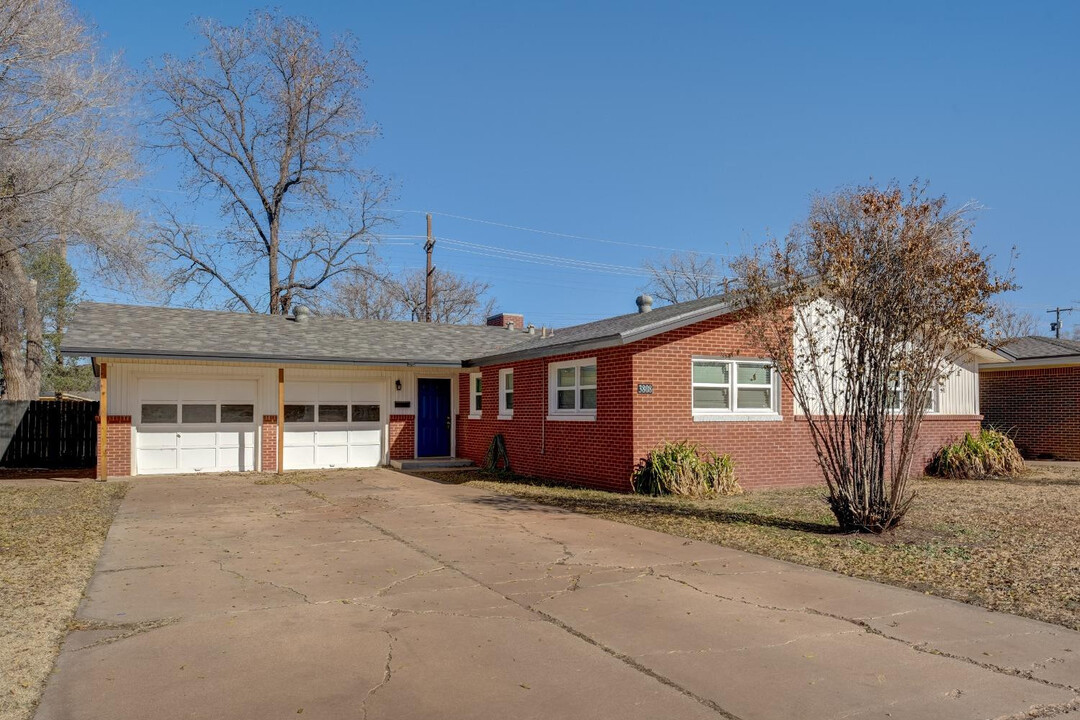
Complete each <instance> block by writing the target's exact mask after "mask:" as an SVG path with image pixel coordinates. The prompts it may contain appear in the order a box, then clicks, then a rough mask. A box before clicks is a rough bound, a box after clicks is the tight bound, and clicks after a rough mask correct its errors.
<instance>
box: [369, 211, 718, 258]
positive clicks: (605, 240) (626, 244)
mask: <svg viewBox="0 0 1080 720" xmlns="http://www.w3.org/2000/svg"><path fill="white" fill-rule="evenodd" d="M388 212H400V213H416V214H421V215H423V214H425V212H426V211H423V210H400V209H397V208H389V209H388ZM431 214H432V215H441V216H443V217H449V218H454V219H456V220H465V221H467V222H474V223H481V224H483V225H494V226H495V227H501V228H507V229H508V230H520V231H522V232H531V233H538V234H540V235H551V236H553V237H560V238H567V239H569V240H588V241H590V242H598V243H606V244H608V245H622V246H624V247H636V248H644V249H646V250H667V251H671V252H693V253H698V254H699V255H715V256H717V257H734V255H731V254H725V253H718V252H712V251H709V250H688V249H686V248H676V247H670V246H665V245H648V244H645V243H634V242H626V241H624V240H611V239H609V238H598V237H592V236H589V235H575V234H573V233H564V232H557V231H555V230H541V229H539V228H531V227H526V226H524V225H512V224H509V223H503V222H498V221H496V220H484V219H482V218H473V217H468V216H466V215H456V214H454V213H447V212H437V211H435V210H432V211H431Z"/></svg>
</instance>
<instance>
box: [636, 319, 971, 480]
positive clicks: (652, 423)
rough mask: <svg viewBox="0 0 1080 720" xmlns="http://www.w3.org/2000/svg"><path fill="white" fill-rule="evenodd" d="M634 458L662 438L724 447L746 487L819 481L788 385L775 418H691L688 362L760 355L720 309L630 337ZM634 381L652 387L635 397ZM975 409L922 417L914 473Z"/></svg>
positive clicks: (964, 427) (965, 425)
mask: <svg viewBox="0 0 1080 720" xmlns="http://www.w3.org/2000/svg"><path fill="white" fill-rule="evenodd" d="M630 347H634V348H635V349H636V351H637V352H636V353H635V354H634V361H633V362H634V380H633V383H634V392H635V394H634V444H633V452H634V457H635V459H641V458H643V457H645V455H646V454H648V452H649V450H651V449H652V448H654V447H656V446H657V445H658V444H660V443H662V442H664V441H679V440H690V441H692V442H696V443H698V444H699V445H701V446H702V447H705V448H708V449H710V450H712V451H714V452H716V453H729V454H730V455H731V456H732V459H734V461H735V473H736V476H737V477H738V479H739V483H740V484H741V485H742V486H743V487H744V488H746V489H750V488H762V487H783V486H797V485H810V484H816V483H820V482H824V478H823V477H822V474H821V468H820V466H819V465H818V462H817V454H816V453H815V451H814V446H813V441H812V440H811V438H810V432H809V426H808V425H807V423H806V420H805V418H803V417H801V416H797V415H796V414H795V402H794V398H793V397H792V396H791V393H789V392H788V391H787V388H785V387H783V386H782V385H781V388H780V415H781V417H782V419H781V420H779V421H774V420H768V421H766V420H760V421H720V422H716V421H700V420H698V421H695V420H694V417H693V413H692V411H691V408H692V388H691V376H692V365H691V360H692V358H693V357H694V356H695V355H714V356H719V357H733V358H740V357H741V358H761V357H764V356H765V353H764V352H762V351H761V350H760V349H758V348H757V347H755V346H754V344H753V343H752V342H751V341H750V340H749V339H748V338H747V335H746V333H745V331H744V329H743V326H742V325H741V324H740V320H739V318H738V316H736V315H726V316H723V317H720V318H714V319H712V320H707V321H704V322H701V323H696V324H694V325H690V326H688V327H685V328H679V329H677V330H672V331H671V332H667V333H663V334H661V335H657V336H654V337H651V338H647V339H645V340H642V341H641V342H639V343H634V345H633V346H630ZM638 383H650V384H652V385H653V394H652V395H638V394H636V388H637V384H638ZM979 422H980V418H979V416H977V415H938V416H929V417H927V418H926V419H925V420H924V422H923V425H922V426H921V429H920V431H919V437H918V439H917V440H916V446H915V461H914V465H913V469H915V470H919V471H921V470H922V468H923V467H925V465H926V462H927V461H928V460H929V459H930V457H931V456H932V455H933V454H934V452H935V451H936V450H937V449H938V448H939V447H941V445H942V444H944V443H945V442H948V441H950V440H953V439H956V438H957V437H961V436H963V434H964V433H965V432H971V431H976V430H978V428H979Z"/></svg>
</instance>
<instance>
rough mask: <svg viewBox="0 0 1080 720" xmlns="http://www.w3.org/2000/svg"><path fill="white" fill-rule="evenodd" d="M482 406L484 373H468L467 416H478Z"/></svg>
mask: <svg viewBox="0 0 1080 720" xmlns="http://www.w3.org/2000/svg"><path fill="white" fill-rule="evenodd" d="M483 407H484V375H483V373H470V374H469V417H471V418H478V417H480V411H481V410H482V409H483Z"/></svg>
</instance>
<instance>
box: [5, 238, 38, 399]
mask: <svg viewBox="0 0 1080 720" xmlns="http://www.w3.org/2000/svg"><path fill="white" fill-rule="evenodd" d="M20 320H21V322H20ZM43 332H44V329H43V327H42V323H41V312H40V310H39V309H38V302H37V283H36V282H34V281H33V280H31V279H30V278H29V277H27V275H26V269H25V268H24V267H23V264H22V258H21V257H20V256H19V253H18V252H17V251H9V252H7V253H4V254H2V255H0V368H2V369H3V372H4V392H3V395H2V398H3V399H4V400H36V399H37V397H38V394H39V393H40V391H41V368H42V359H43V353H44V342H43Z"/></svg>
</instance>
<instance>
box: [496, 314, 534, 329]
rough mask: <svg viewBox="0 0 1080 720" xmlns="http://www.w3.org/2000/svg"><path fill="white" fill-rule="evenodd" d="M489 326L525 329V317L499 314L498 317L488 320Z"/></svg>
mask: <svg viewBox="0 0 1080 720" xmlns="http://www.w3.org/2000/svg"><path fill="white" fill-rule="evenodd" d="M487 324H488V325H493V326H495V327H511V326H513V329H514V330H524V329H525V316H524V315H518V314H517V313H499V314H498V315H492V316H491V317H489V318H488V319H487Z"/></svg>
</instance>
